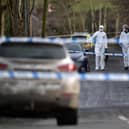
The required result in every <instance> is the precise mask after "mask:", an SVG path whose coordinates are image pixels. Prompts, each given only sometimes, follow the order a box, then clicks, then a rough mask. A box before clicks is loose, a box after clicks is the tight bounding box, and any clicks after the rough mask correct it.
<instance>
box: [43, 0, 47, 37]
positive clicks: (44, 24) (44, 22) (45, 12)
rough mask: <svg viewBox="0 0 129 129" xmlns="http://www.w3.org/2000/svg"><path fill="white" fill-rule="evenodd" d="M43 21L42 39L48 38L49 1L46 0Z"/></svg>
mask: <svg viewBox="0 0 129 129" xmlns="http://www.w3.org/2000/svg"><path fill="white" fill-rule="evenodd" d="M43 6H44V7H43V20H42V24H43V25H42V37H45V36H46V21H47V9H48V0H44V5H43Z"/></svg>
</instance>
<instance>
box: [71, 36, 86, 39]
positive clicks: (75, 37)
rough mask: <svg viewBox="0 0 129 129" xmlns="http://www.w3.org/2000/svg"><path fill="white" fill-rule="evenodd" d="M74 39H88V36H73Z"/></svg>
mask: <svg viewBox="0 0 129 129" xmlns="http://www.w3.org/2000/svg"><path fill="white" fill-rule="evenodd" d="M72 39H86V36H72Z"/></svg>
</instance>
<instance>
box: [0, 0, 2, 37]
mask: <svg viewBox="0 0 129 129" xmlns="http://www.w3.org/2000/svg"><path fill="white" fill-rule="evenodd" d="M0 10H1V11H0V36H1V27H2V1H1V0H0Z"/></svg>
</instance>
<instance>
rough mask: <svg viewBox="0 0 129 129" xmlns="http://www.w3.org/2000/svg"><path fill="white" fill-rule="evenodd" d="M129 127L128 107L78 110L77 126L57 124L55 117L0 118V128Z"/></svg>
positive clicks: (125, 128) (81, 128) (78, 128)
mask: <svg viewBox="0 0 129 129" xmlns="http://www.w3.org/2000/svg"><path fill="white" fill-rule="evenodd" d="M60 128H63V129H129V110H128V109H121V108H117V109H110V110H109V109H101V110H100V109H99V110H98V111H96V110H82V111H80V116H79V124H78V125H77V126H63V127H60V126H57V125H56V121H55V119H41V118H26V119H25V118H4V117H3V118H0V129H60Z"/></svg>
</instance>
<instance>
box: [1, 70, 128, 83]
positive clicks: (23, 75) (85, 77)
mask: <svg viewBox="0 0 129 129" xmlns="http://www.w3.org/2000/svg"><path fill="white" fill-rule="evenodd" d="M69 77H71V78H72V77H76V78H77V79H79V80H81V81H129V74H125V73H117V74H116V73H85V74H78V73H51V72H50V73H49V72H47V73H44V72H30V71H24V72H23V71H22V72H21V71H0V79H57V80H61V79H67V78H69Z"/></svg>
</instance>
